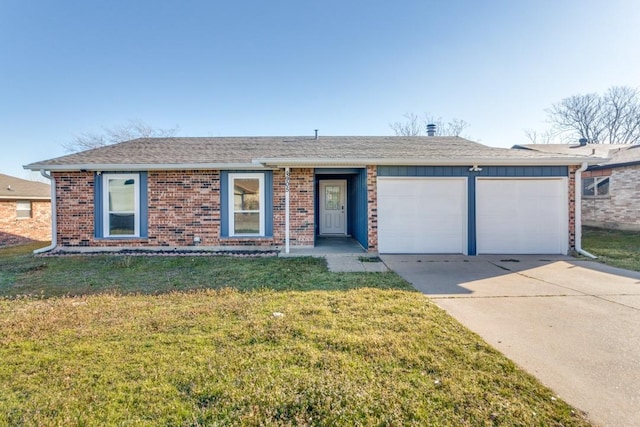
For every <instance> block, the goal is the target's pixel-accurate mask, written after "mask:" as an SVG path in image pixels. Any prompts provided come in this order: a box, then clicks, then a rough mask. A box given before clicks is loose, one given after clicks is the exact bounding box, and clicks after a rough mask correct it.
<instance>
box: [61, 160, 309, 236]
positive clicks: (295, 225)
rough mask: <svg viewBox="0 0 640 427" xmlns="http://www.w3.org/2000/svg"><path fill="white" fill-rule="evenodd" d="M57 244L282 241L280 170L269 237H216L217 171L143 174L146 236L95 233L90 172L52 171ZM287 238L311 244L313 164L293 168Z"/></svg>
mask: <svg viewBox="0 0 640 427" xmlns="http://www.w3.org/2000/svg"><path fill="white" fill-rule="evenodd" d="M54 176H55V178H56V193H57V201H58V209H57V218H58V233H57V234H58V244H59V245H60V246H96V247H97V246H134V247H136V246H192V245H194V237H196V236H197V237H200V243H199V244H200V245H201V246H253V245H257V246H282V245H284V239H285V234H284V233H285V232H284V225H285V214H284V212H285V186H284V171H282V170H277V171H274V172H273V183H274V188H273V197H274V212H273V215H274V218H273V231H274V236H273V237H263V238H249V239H246V238H237V237H228V238H227V237H220V234H221V233H220V227H221V225H220V171H217V170H215V171H152V172H149V173H148V188H147V190H148V238H139V239H121V240H115V239H100V238H98V239H96V238H95V237H94V233H95V231H94V227H95V224H94V176H93V173H92V172H72V173H71V172H68V173H54ZM290 188H291V192H290V230H291V232H290V242H291V245H292V246H312V245H313V243H314V233H315V227H314V202H313V198H314V184H313V169H310V168H306V169H292V170H291V179H290Z"/></svg>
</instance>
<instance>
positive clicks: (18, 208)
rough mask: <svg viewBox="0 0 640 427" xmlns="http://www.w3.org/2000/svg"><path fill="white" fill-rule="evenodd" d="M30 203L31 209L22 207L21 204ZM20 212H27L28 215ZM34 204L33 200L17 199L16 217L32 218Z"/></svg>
mask: <svg viewBox="0 0 640 427" xmlns="http://www.w3.org/2000/svg"><path fill="white" fill-rule="evenodd" d="M21 203H23V204H27V203H28V204H29V209H20V204H21ZM20 212H27V214H26V215H20ZM32 212H33V204H32V203H31V200H16V219H30V218H31V217H32V215H33V214H32Z"/></svg>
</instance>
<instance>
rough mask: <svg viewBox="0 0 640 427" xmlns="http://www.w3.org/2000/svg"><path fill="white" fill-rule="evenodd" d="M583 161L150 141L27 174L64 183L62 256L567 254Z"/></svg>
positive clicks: (237, 141) (435, 149) (297, 142)
mask: <svg viewBox="0 0 640 427" xmlns="http://www.w3.org/2000/svg"><path fill="white" fill-rule="evenodd" d="M584 161H585V159H583V158H579V157H576V156H569V155H557V154H545V153H536V152H532V151H531V152H528V151H517V150H510V149H502V148H491V147H487V146H484V145H481V144H478V143H475V142H472V141H468V140H466V139H463V138H459V137H320V138H313V137H243V138H143V139H136V140H132V141H127V142H123V143H120V144H116V145H111V146H106V147H102V148H97V149H94V150H89V151H84V152H80V153H76V154H71V155H67V156H64V157H59V158H55V159H51V160H46V161H40V162H36V163H32V164H30V165H27V166H25V168H27V169H31V170H44V171H49V172H50V173H51V175H52V177H53V179H54V183H55V194H56V208H55V210H56V228H57V234H56V239H55V241H54V243H55V244H57V245H58V246H59V247H61V248H62V249H65V248H74V250H77V248H79V247H89V248H92V249H94V248H113V247H127V248H131V247H174V248H178V247H186V246H198V245H200V246H202V247H210V248H239V247H243V248H256V247H263V248H264V247H268V248H277V249H279V250H284V251H288V250H289V248H290V247H312V246H314V244H315V241H316V239H317V238H318V237H321V236H352V237H353V238H354V239H355V240H357V241H358V242H359V243H360V244H361V245H362V246H363V247H364V248H365V249H367V250H368V251H369V252H380V253H460V254H470V255H475V254H482V253H484V254H489V253H514V254H516V253H519V254H526V253H554V254H565V253H568V252H570V251H571V250H572V249H574V246H575V238H576V234H575V209H574V200H575V171H576V170H577V169H578V168H579V166H580V165H581V164H582V163H583V162H584Z"/></svg>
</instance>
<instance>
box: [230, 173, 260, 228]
mask: <svg viewBox="0 0 640 427" xmlns="http://www.w3.org/2000/svg"><path fill="white" fill-rule="evenodd" d="M264 219H265V190H264V174H263V173H230V174H229V231H230V232H229V235H230V236H264V234H265V231H264V228H265V227H264Z"/></svg>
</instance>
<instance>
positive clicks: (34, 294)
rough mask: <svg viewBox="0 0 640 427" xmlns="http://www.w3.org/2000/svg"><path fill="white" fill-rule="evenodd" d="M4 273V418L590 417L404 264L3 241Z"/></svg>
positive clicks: (365, 421) (410, 421)
mask: <svg viewBox="0 0 640 427" xmlns="http://www.w3.org/2000/svg"><path fill="white" fill-rule="evenodd" d="M0 286H1V288H0V292H1V293H2V294H3V295H5V296H6V297H5V298H3V299H0V360H1V361H2V362H1V363H0V425H11V426H14V425H40V426H53V425H65V426H67V425H70V426H79V425H86V426H98V425H100V426H102V425H128V426H129V425H131V426H142V425H145V426H146V425H175V426H202V425H247V426H254V425H255V426H257V425H338V426H340V425H342V426H351V425H367V426H368V425H420V426H422V425H452V426H453V425H455V426H459V425H463V426H464V425H467V426H475V425H504V426H512V425H539V426H543V425H545V426H546V425H551V426H569V425H575V426H582V425H588V423H587V422H586V421H585V420H584V419H583V418H582V416H580V415H579V414H576V413H575V412H574V411H573V410H572V409H571V408H570V407H569V406H568V405H566V404H565V403H564V402H563V401H561V400H560V399H556V396H554V395H553V392H552V391H550V390H549V389H547V388H545V387H544V386H542V385H541V384H540V383H538V382H537V381H536V380H535V379H534V378H533V377H532V376H530V375H528V374H526V373H524V372H523V371H521V370H520V369H518V368H517V367H516V366H515V365H514V364H513V363H512V362H510V361H509V360H508V359H506V358H505V357H504V356H502V355H501V354H499V353H498V352H497V351H495V350H494V349H492V348H491V347H489V346H488V345H487V344H486V343H484V342H483V341H482V340H481V339H480V338H479V337H478V336H477V335H475V334H473V333H471V332H469V331H468V330H467V329H465V328H464V327H462V326H461V325H460V324H459V323H457V322H456V321H455V320H453V319H452V318H451V317H449V316H448V315H447V314H446V313H445V312H444V311H442V310H440V309H439V308H437V307H436V306H435V305H434V304H432V303H431V302H430V301H429V300H428V299H427V298H425V297H424V296H422V295H421V294H419V293H417V292H415V291H413V290H412V289H411V288H410V287H409V285H408V284H407V283H406V282H404V281H403V280H402V279H401V278H400V277H398V276H397V275H395V274H394V273H382V274H381V273H370V274H365V273H363V274H355V273H349V274H334V273H329V272H328V271H327V270H326V268H325V266H324V262H323V260H317V259H310V258H302V259H277V258H261V259H239V258H225V257H153V258H148V257H129V258H127V257H121V256H90V257H65V258H35V257H33V256H31V255H28V254H21V253H19V251H16V250H15V249H13V250H11V251H7V250H1V249H0ZM25 294H26V295H29V296H26V297H25V296H23V295H25Z"/></svg>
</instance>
